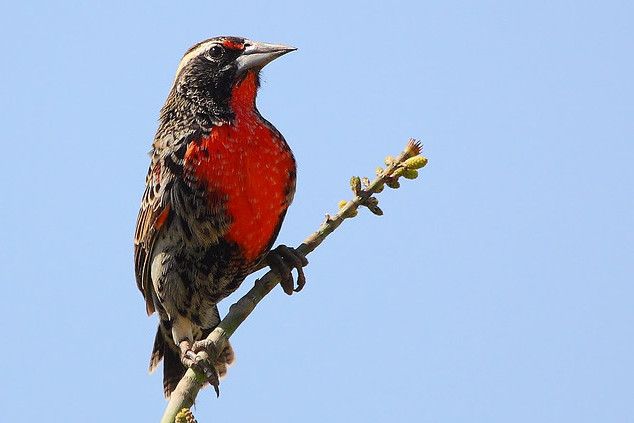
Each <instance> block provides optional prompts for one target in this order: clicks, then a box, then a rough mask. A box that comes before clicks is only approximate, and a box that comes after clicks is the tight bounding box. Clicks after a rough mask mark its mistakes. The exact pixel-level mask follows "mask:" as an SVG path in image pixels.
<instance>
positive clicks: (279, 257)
mask: <svg viewBox="0 0 634 423" xmlns="http://www.w3.org/2000/svg"><path fill="white" fill-rule="evenodd" d="M266 261H267V264H268V265H269V267H270V268H271V269H272V270H273V271H274V272H275V273H277V274H278V275H279V276H280V278H281V281H280V285H281V286H282V289H283V290H284V292H285V293H286V294H288V295H291V294H292V293H293V292H299V291H301V290H302V288H303V287H304V285H306V276H305V275H304V269H303V267H304V266H306V265H307V264H308V259H306V257H305V256H304V255H303V254H300V253H299V252H298V251H297V250H296V249H294V248H290V247H287V246H286V245H280V246H278V247H277V248H275V249H274V250H271V251H269V254H268V255H267V257H266ZM292 269H296V270H297V288H294V289H293V287H294V285H295V284H294V281H293V274H292V273H291V271H292Z"/></svg>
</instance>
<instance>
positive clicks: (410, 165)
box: [403, 156, 427, 169]
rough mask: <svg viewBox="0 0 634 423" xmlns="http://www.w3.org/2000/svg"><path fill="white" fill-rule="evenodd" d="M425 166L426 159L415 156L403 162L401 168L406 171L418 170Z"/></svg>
mask: <svg viewBox="0 0 634 423" xmlns="http://www.w3.org/2000/svg"><path fill="white" fill-rule="evenodd" d="M426 165H427V157H423V156H415V157H410V158H409V159H407V160H405V161H404V162H403V166H405V167H406V168H407V169H420V168H422V167H425V166H426Z"/></svg>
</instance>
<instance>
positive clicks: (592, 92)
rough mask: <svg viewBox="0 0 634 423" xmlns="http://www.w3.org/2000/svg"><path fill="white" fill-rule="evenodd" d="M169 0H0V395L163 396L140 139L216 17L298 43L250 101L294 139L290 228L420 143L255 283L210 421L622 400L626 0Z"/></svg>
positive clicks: (209, 406)
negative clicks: (296, 261)
mask: <svg viewBox="0 0 634 423" xmlns="http://www.w3.org/2000/svg"><path fill="white" fill-rule="evenodd" d="M183 3H184V4H177V3H175V2H152V4H151V5H150V3H147V2H138V3H137V4H130V2H120V1H113V2H102V3H96V2H95V3H91V2H65V3H55V2H41V1H40V2H37V1H34V2H28V3H27V2H10V3H9V2H5V3H3V5H2V6H0V46H1V49H2V53H3V54H2V56H3V59H2V60H3V63H2V66H1V69H2V70H1V72H2V81H3V83H2V84H0V98H1V99H2V100H1V101H0V123H1V126H2V128H3V129H2V131H1V135H0V141H1V143H2V150H3V165H2V166H1V167H0V176H1V180H2V181H4V183H3V199H2V201H1V202H0V217H1V219H2V222H4V223H5V226H4V230H3V236H2V238H3V241H2V243H1V244H0V268H1V269H2V270H1V272H0V282H1V283H2V287H3V292H4V294H3V295H2V296H0V309H1V310H2V311H3V313H4V319H3V321H4V340H5V341H4V345H5V347H4V348H2V349H0V374H1V375H2V379H3V383H2V387H1V388H0V406H1V407H0V408H2V410H3V412H2V413H3V420H5V421H39V420H43V419H45V418H46V419H48V420H52V421H69V422H80V421H96V422H102V421H103V422H105V421H113V420H121V419H123V420H125V421H156V420H158V418H159V417H160V415H161V413H162V411H163V407H164V401H163V398H162V390H161V378H160V375H158V374H155V375H152V376H148V375H147V372H146V368H147V362H148V359H149V354H150V349H151V343H152V339H153V335H154V330H155V325H156V321H155V318H147V317H146V316H145V309H144V305H143V301H142V299H141V296H140V294H139V292H138V291H137V290H136V286H135V282H134V276H133V265H132V235H133V231H134V225H135V220H136V214H137V210H138V205H139V200H140V196H141V193H142V189H143V183H144V177H145V173H146V170H147V165H148V160H149V159H148V156H147V154H146V153H147V151H148V150H149V148H150V143H151V140H152V137H153V135H154V131H155V129H156V119H157V116H158V110H159V108H160V107H161V105H162V103H163V101H164V99H165V96H166V94H167V91H168V89H169V86H170V84H171V82H172V78H173V72H174V71H175V68H176V65H177V63H178V61H179V59H180V57H181V55H182V54H183V52H184V51H185V50H186V49H187V48H188V47H189V46H190V45H191V44H193V43H195V42H196V41H199V40H201V39H204V38H208V37H209V36H213V35H220V34H231V35H243V36H247V37H250V38H253V39H255V40H261V41H269V42H280V43H288V44H292V45H295V46H297V47H298V48H299V50H298V51H297V52H294V53H292V54H289V55H287V56H285V57H283V58H281V59H280V60H278V61H276V62H274V63H273V64H271V65H269V66H268V67H267V68H266V69H265V71H264V73H263V84H262V89H261V91H260V96H259V101H258V104H259V108H260V110H261V112H262V114H263V115H264V116H265V117H267V118H268V119H269V120H270V121H271V122H273V123H274V124H275V125H276V127H277V128H278V129H279V130H280V131H281V132H282V133H283V134H284V135H285V137H286V139H287V140H288V142H289V144H290V145H291V146H292V148H293V150H294V152H295V155H296V157H297V160H298V164H299V174H298V176H299V180H298V191H297V195H296V197H295V203H294V204H293V206H292V207H291V210H290V212H289V214H288V217H287V219H286V222H285V225H284V227H283V230H282V232H281V234H280V237H279V241H281V242H284V243H288V244H297V243H299V242H300V241H301V240H302V239H303V238H304V237H305V236H306V235H308V234H309V233H310V232H311V231H312V230H313V229H314V228H316V227H317V225H318V224H319V223H320V222H321V220H322V219H323V215H324V214H325V213H327V212H332V211H334V210H335V209H336V204H337V202H338V201H339V200H340V199H342V198H347V197H348V196H349V192H348V182H347V181H348V179H349V177H350V176H351V175H353V174H359V175H370V174H372V173H373V172H374V168H375V166H377V165H379V164H380V163H381V162H382V159H383V157H384V156H386V155H387V154H395V153H397V152H398V151H399V150H400V149H401V148H402V146H403V145H404V143H405V141H406V140H407V138H408V137H410V136H413V137H417V138H420V139H421V140H422V141H423V142H424V144H425V152H426V155H427V156H428V157H429V159H430V164H429V166H428V167H427V168H425V169H424V171H423V172H422V176H421V178H420V180H416V181H414V182H408V183H405V184H403V187H402V188H401V189H400V190H398V191H396V192H394V191H391V190H386V191H384V192H383V193H382V194H381V196H380V200H381V206H382V208H383V210H384V211H385V215H384V216H383V217H380V218H378V217H374V216H372V215H371V214H370V213H368V212H367V211H366V212H363V211H362V212H361V213H360V215H359V217H358V218H357V219H355V220H353V221H348V222H346V224H345V226H344V227H342V228H341V230H340V231H338V232H336V233H335V234H334V235H333V236H332V237H331V238H330V239H328V241H327V242H326V243H325V244H323V245H322V247H321V248H320V249H319V250H317V251H316V252H315V253H314V254H313V255H311V257H310V261H311V263H310V266H309V267H308V268H307V275H308V278H309V280H308V286H307V287H306V289H305V290H304V291H303V292H302V293H301V294H300V295H297V296H293V297H291V298H288V297H286V296H285V295H284V294H283V293H282V292H281V290H280V289H278V290H276V291H275V292H273V293H272V294H271V295H269V296H268V297H267V298H266V299H265V300H264V301H263V302H262V303H261V305H260V306H259V308H258V310H257V311H256V313H255V314H254V315H253V316H252V317H251V318H250V319H249V320H248V322H246V323H245V324H244V325H243V326H242V327H241V328H240V329H239V331H238V332H237V333H236V334H235V336H234V340H233V342H234V347H235V348H236V352H237V363H236V364H235V366H233V367H232V368H231V370H230V373H229V377H228V378H227V379H226V380H225V381H224V383H223V385H222V387H221V388H222V394H221V397H220V399H216V398H215V395H213V393H212V391H211V390H206V391H203V392H202V393H201V395H200V396H199V401H198V406H197V409H196V415H197V417H198V420H199V421H200V422H201V423H202V422H211V421H227V420H229V419H231V420H234V421H253V420H254V419H257V420H258V421H263V422H267V421H275V422H286V421H289V422H290V421H305V422H323V421H377V422H380V421H429V422H464V421H477V422H508V421H513V422H536V421H539V422H562V421H575V422H596V421H610V422H629V421H634V406H633V405H632V397H633V396H634V384H633V382H632V380H634V359H633V357H634V345H633V343H632V339H633V337H634V329H633V328H634V311H633V310H634V300H633V298H634V288H633V286H632V281H633V280H634V278H633V276H634V264H633V260H632V258H633V255H634V254H633V253H634V218H633V215H634V213H632V210H633V209H634V195H633V194H634V189H633V188H634V185H633V182H634V171H633V170H632V163H634V144H633V142H634V119H633V118H632V116H633V115H634V102H633V100H632V99H633V98H634V86H633V85H634V84H633V78H632V75H634V60H633V59H632V57H634V56H633V54H632V45H633V42H634V30H633V29H632V20H633V19H634V13H633V12H634V7H633V6H632V5H631V3H630V2H617V1H606V2H601V3H599V2H586V1H580V2H564V1H533V2H497V1H482V2H461V1H444V2H434V3H431V2H386V3H384V2H356V3H355V2H347V3H342V2H328V1H322V2H318V3H315V4H312V5H306V4H300V3H297V2H276V1H271V2H262V3H261V4H255V3H253V2H248V1H244V2H239V3H235V2H224V3H223V4H218V3H219V2H183ZM251 281H252V280H248V281H247V282H245V284H244V285H243V286H242V288H241V290H240V292H244V291H245V290H246V289H248V287H249V286H250V285H251ZM233 298H234V299H235V298H237V297H233ZM228 304H229V302H225V303H224V304H223V307H221V308H222V310H226V308H227V306H228ZM71 410H72V411H71ZM122 416H124V417H122Z"/></svg>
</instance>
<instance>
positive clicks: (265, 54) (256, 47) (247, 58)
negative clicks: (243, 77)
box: [236, 40, 297, 74]
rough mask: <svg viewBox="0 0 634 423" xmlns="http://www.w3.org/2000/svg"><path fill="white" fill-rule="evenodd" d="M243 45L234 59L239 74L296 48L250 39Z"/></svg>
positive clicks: (263, 64)
mask: <svg viewBox="0 0 634 423" xmlns="http://www.w3.org/2000/svg"><path fill="white" fill-rule="evenodd" d="M244 45H245V49H244V52H242V54H241V55H240V57H238V58H237V59H236V62H237V64H238V73H239V74H240V73H243V72H246V71H247V70H249V69H262V68H263V67H264V66H266V65H267V64H268V63H270V62H271V61H273V60H275V59H277V58H278V57H280V56H282V55H284V54H286V53H289V52H291V51H294V50H297V49H296V48H295V47H291V46H285V45H282V44H269V43H259V42H257V41H250V40H247V41H246V42H245V43H244Z"/></svg>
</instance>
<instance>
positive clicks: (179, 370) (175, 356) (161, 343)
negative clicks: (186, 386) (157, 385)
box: [150, 324, 187, 398]
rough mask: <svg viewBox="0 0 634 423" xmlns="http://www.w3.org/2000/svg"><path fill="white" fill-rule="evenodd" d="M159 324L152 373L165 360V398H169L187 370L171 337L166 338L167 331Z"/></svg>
mask: <svg viewBox="0 0 634 423" xmlns="http://www.w3.org/2000/svg"><path fill="white" fill-rule="evenodd" d="M161 326H162V325H160V324H159V327H158V330H157V331H156V337H155V338H154V348H153V349H152V356H151V357H150V373H152V372H153V371H154V370H155V369H156V367H157V366H158V364H159V363H160V362H161V359H162V360H163V392H164V394H165V398H169V397H170V395H171V394H172V391H173V390H174V389H175V388H176V385H177V384H178V382H179V381H180V380H181V378H182V377H183V375H184V374H185V371H186V370H187V369H186V368H185V366H184V365H183V363H181V360H180V354H179V352H178V351H177V349H176V348H177V347H176V345H175V344H174V342H173V341H172V338H171V336H166V335H165V331H164V330H163V329H162V328H161Z"/></svg>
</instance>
